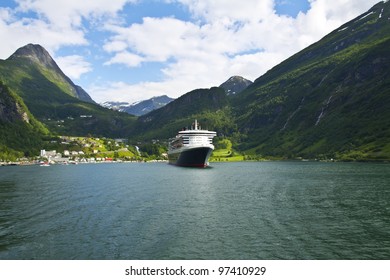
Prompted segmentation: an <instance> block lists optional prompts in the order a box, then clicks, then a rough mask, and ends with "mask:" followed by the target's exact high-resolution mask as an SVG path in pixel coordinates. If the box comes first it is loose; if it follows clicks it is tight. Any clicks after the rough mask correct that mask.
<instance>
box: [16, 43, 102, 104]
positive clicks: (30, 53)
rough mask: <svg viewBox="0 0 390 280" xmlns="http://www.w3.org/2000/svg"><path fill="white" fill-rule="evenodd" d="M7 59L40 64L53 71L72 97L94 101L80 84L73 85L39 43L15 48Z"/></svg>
mask: <svg viewBox="0 0 390 280" xmlns="http://www.w3.org/2000/svg"><path fill="white" fill-rule="evenodd" d="M8 60H10V61H15V62H16V63H18V62H20V61H23V60H29V61H30V63H36V64H39V65H41V66H42V67H43V68H45V69H46V70H49V71H51V72H52V73H55V78H56V79H57V80H58V81H60V82H61V84H63V86H64V87H66V88H67V93H68V94H69V95H71V96H73V97H76V98H78V99H80V100H82V101H86V102H90V103H95V102H94V101H93V100H92V98H91V97H90V96H89V95H88V93H87V92H86V91H85V90H84V89H82V88H81V87H80V86H77V85H75V84H74V83H73V82H72V81H71V80H70V79H69V78H68V77H67V76H66V75H65V74H64V73H63V72H62V70H61V69H60V68H59V67H58V65H57V63H56V62H55V61H54V60H53V58H52V57H51V56H50V54H49V53H48V52H47V51H46V50H45V49H44V48H43V47H42V46H40V45H34V44H28V45H26V46H24V47H22V48H19V49H18V50H16V52H15V53H14V54H12V55H11V56H10V57H9V58H8Z"/></svg>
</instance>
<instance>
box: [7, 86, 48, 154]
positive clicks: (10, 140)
mask: <svg viewBox="0 0 390 280" xmlns="http://www.w3.org/2000/svg"><path fill="white" fill-rule="evenodd" d="M0 131H1V133H0V161H8V160H11V161H12V160H15V159H16V158H21V157H24V156H31V155H36V154H39V148H40V147H41V146H42V143H43V142H42V137H43V136H45V135H47V134H48V130H47V129H46V128H45V127H44V125H42V123H40V122H39V121H37V120H36V119H35V117H34V116H33V115H32V114H31V113H30V112H29V110H28V109H27V107H26V105H25V104H24V102H23V100H22V99H21V98H19V97H18V96H17V95H16V94H15V93H13V92H12V91H11V90H10V89H9V88H8V87H7V86H6V85H4V84H3V83H2V82H0Z"/></svg>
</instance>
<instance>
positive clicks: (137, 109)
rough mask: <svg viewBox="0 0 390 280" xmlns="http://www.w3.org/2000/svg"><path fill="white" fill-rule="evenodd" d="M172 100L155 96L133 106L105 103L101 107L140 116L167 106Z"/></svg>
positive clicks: (111, 102)
mask: <svg viewBox="0 0 390 280" xmlns="http://www.w3.org/2000/svg"><path fill="white" fill-rule="evenodd" d="M173 100H175V99H174V98H170V97H168V96H167V95H162V96H155V97H152V98H150V99H147V100H143V101H139V102H135V103H133V104H130V103H128V102H115V101H106V102H104V103H102V104H101V105H102V106H103V107H106V108H109V109H112V110H117V111H120V112H125V113H128V114H131V115H134V116H142V115H145V114H147V113H149V112H151V111H154V110H156V109H159V108H161V107H163V106H165V105H167V104H168V103H170V102H172V101H173Z"/></svg>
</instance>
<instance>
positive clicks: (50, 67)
mask: <svg viewBox="0 0 390 280" xmlns="http://www.w3.org/2000/svg"><path fill="white" fill-rule="evenodd" d="M0 78H1V79H2V80H3V82H4V83H5V84H6V85H7V86H8V87H9V88H10V89H12V91H13V92H14V93H15V94H16V95H18V96H19V97H20V98H21V99H22V100H23V101H24V103H25V104H26V106H27V107H28V109H29V111H30V112H31V113H32V114H33V115H34V116H35V117H36V118H37V119H38V120H39V121H41V122H43V123H45V125H47V127H48V128H49V129H50V131H51V132H53V133H57V134H61V135H81V136H84V135H88V134H91V135H96V136H107V137H126V136H128V135H129V134H130V131H131V127H132V124H133V123H134V122H135V119H136V118H135V117H133V116H130V115H128V114H125V113H120V112H114V111H112V110H108V109H105V108H103V107H101V106H99V105H97V104H95V102H93V100H92V99H91V98H90V97H89V95H88V94H87V93H86V92H85V91H84V90H83V89H82V88H81V87H79V86H76V85H75V84H74V83H73V82H72V81H71V80H70V79H69V78H68V77H67V76H66V75H65V74H64V73H63V72H62V71H61V69H60V68H59V67H58V66H57V64H56V63H55V61H54V60H53V59H52V58H51V56H50V55H49V54H48V53H47V51H46V50H45V49H44V48H42V47H41V46H39V45H32V44H29V45H27V46H25V47H22V48H20V49H18V50H17V51H16V52H15V53H14V54H13V55H12V56H11V57H10V58H8V59H6V60H1V61H0Z"/></svg>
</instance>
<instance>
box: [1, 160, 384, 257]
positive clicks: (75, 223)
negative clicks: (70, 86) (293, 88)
mask: <svg viewBox="0 0 390 280" xmlns="http://www.w3.org/2000/svg"><path fill="white" fill-rule="evenodd" d="M389 232H390V165H389V164H368V163H317V162H259V163H254V162H240V163H213V164H212V167H211V168H207V169H191V168H179V167H174V166H170V165H167V164H164V163H148V164H136V163H132V164H86V165H70V166H51V167H40V166H27V167H1V168H0V259H390V235H389Z"/></svg>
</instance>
